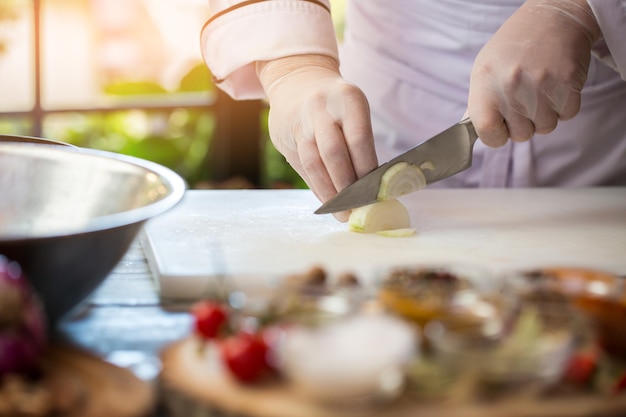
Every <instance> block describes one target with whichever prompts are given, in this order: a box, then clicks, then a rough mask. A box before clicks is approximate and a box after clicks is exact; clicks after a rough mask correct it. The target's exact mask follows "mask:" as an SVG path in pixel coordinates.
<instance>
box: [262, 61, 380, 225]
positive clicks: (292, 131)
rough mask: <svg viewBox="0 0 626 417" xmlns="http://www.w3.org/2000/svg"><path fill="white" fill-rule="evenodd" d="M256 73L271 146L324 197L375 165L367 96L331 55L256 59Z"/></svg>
mask: <svg viewBox="0 0 626 417" xmlns="http://www.w3.org/2000/svg"><path fill="white" fill-rule="evenodd" d="M257 74H258V75H259V79H260V80H261V83H262V84H263V87H264V89H265V92H266V94H267V96H268V99H269V105H270V113H269V131H270V137H271V139H272V142H273V144H274V146H275V147H276V149H278V151H279V152H281V153H282V154H283V155H284V156H285V158H286V159H287V161H288V162H289V163H290V164H291V166H292V167H293V168H294V169H295V170H296V171H297V172H298V174H300V176H302V178H303V179H304V180H305V181H306V183H307V184H308V185H309V187H310V188H311V190H312V191H313V192H314V193H315V195H316V196H317V197H318V198H319V199H320V200H321V201H322V202H324V201H326V200H328V199H330V198H331V197H333V196H334V195H335V194H337V192H338V191H341V190H342V189H344V188H345V187H347V186H348V185H350V184H352V183H353V182H354V181H356V180H357V179H358V178H360V177H362V176H363V175H365V174H367V173H368V172H369V171H371V170H372V169H374V168H376V167H377V166H378V161H377V159H376V153H375V148H374V138H373V134H372V127H371V119H370V112H369V105H368V103H367V99H366V98H365V95H364V94H363V92H362V91H361V90H360V89H358V88H357V87H356V86H354V85H353V84H350V83H348V82H347V81H345V80H344V79H343V78H342V77H341V75H340V74H339V69H338V64H337V62H336V61H335V60H333V59H332V58H329V57H325V56H318V55H301V56H291V57H286V58H281V59H278V60H273V61H267V62H260V63H258V65H257ZM348 214H349V213H348V212H343V213H335V217H336V218H337V219H338V220H340V221H346V220H347V219H348Z"/></svg>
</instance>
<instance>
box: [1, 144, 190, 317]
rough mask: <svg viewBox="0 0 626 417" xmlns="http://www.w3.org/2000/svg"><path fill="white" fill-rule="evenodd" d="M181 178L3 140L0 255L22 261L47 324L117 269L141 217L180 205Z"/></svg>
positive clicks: (96, 155) (99, 156)
mask: <svg viewBox="0 0 626 417" xmlns="http://www.w3.org/2000/svg"><path fill="white" fill-rule="evenodd" d="M185 188H186V187H185V182H184V180H183V179H182V178H181V177H180V176H179V175H178V174H176V173H175V172H173V171H171V170H170V169H168V168H165V167H163V166H161V165H158V164H155V163H152V162H149V161H146V160H143V159H138V158H134V157H129V156H124V155H120V154H116V153H111V152H104V151H97V150H92V149H84V148H78V147H70V146H57V145H44V144H40V143H8V142H0V254H3V255H5V256H7V257H8V258H10V259H13V260H15V261H17V262H18V263H20V265H21V266H22V269H23V270H24V272H25V273H26V276H27V277H28V279H29V280H30V281H31V283H32V285H33V286H34V288H35V290H36V291H37V292H38V294H39V296H40V298H41V299H42V301H43V304H44V307H45V309H46V314H47V316H48V319H49V320H50V323H51V324H53V323H55V322H56V321H57V320H58V319H59V318H61V317H62V316H63V315H64V314H66V313H67V312H68V311H70V310H71V309H72V308H74V307H75V306H76V305H77V304H79V303H80V302H81V301H82V300H84V299H85V298H86V297H87V296H88V295H89V294H90V293H92V291H93V290H94V289H95V288H96V287H97V286H98V285H99V284H100V283H101V282H102V281H103V280H104V278H105V277H106V276H107V275H108V274H109V273H110V272H111V271H112V270H113V268H114V267H115V266H116V265H117V263H118V262H119V261H120V259H121V258H122V257H123V256H124V254H125V253H126V251H127V250H128V248H129V246H130V244H131V243H132V241H133V240H134V238H135V237H136V235H137V233H138V232H139V230H140V229H141V227H142V225H143V223H144V222H145V221H147V220H148V219H150V218H152V217H154V216H157V215H159V214H161V213H163V212H165V211H167V210H169V209H170V208H172V207H173V206H174V205H176V204H177V203H178V202H179V201H180V200H181V199H182V197H183V195H184V192H185Z"/></svg>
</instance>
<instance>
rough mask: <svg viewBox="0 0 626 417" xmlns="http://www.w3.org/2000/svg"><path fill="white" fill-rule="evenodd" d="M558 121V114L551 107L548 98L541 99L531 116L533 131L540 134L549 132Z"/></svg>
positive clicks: (554, 127)
mask: <svg viewBox="0 0 626 417" xmlns="http://www.w3.org/2000/svg"><path fill="white" fill-rule="evenodd" d="M558 122H559V114H558V113H557V112H556V111H555V110H554V109H553V108H552V106H551V105H550V102H549V100H546V99H544V100H541V101H540V102H539V103H538V105H537V111H536V112H535V115H534V117H533V123H534V125H535V131H536V132H537V133H540V134H546V133H550V132H552V131H553V130H554V129H556V126H557V124H558Z"/></svg>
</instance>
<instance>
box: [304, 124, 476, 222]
mask: <svg viewBox="0 0 626 417" xmlns="http://www.w3.org/2000/svg"><path fill="white" fill-rule="evenodd" d="M476 139H478V135H477V134H476V130H475V129H474V125H473V124H472V121H471V120H470V119H469V118H467V119H463V120H461V121H460V122H458V123H456V124H455V125H453V126H451V127H449V128H448V129H446V130H444V131H443V132H441V133H439V134H437V135H435V136H433V137H432V138H430V139H428V140H427V141H425V142H423V143H421V144H420V145H417V146H416V147H414V148H412V149H410V150H408V151H407V152H405V153H403V154H401V155H399V156H396V157H395V158H393V159H391V160H390V161H388V162H385V163H384V164H382V165H380V166H379V167H378V168H376V169H374V170H373V171H371V172H369V173H368V174H366V175H364V176H363V177H361V178H360V179H358V180H357V181H355V182H354V183H352V184H350V185H349V186H347V187H346V188H344V189H343V190H341V191H340V192H339V193H338V194H337V195H336V196H334V197H333V198H331V199H330V200H328V201H327V202H325V203H324V204H322V206H321V207H320V208H318V209H317V210H315V214H326V213H336V212H338V211H344V210H349V209H353V208H357V207H361V206H365V205H367V204H372V203H375V202H376V201H378V199H377V196H378V189H379V187H380V180H381V178H382V176H383V174H384V173H385V171H387V169H389V168H390V167H391V166H393V165H394V164H396V163H398V162H408V163H410V164H414V165H416V166H418V167H420V168H422V171H423V173H424V176H425V177H426V184H432V183H433V182H436V181H439V180H442V179H444V178H448V177H450V176H452V175H454V174H458V173H459V172H461V171H465V170H466V169H467V168H469V167H471V166H472V151H473V148H474V143H476Z"/></svg>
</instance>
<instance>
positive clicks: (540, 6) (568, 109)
mask: <svg viewBox="0 0 626 417" xmlns="http://www.w3.org/2000/svg"><path fill="white" fill-rule="evenodd" d="M600 36H601V33H600V29H599V27H598V24H597V22H596V20H595V18H594V16H593V13H592V12H591V9H590V8H589V5H588V4H587V1H586V0H528V1H526V2H525V3H524V4H523V5H522V6H521V7H520V8H519V9H518V10H517V11H516V12H515V13H514V14H513V15H512V16H511V17H510V18H509V19H508V20H507V21H506V22H505V23H504V24H503V25H502V26H501V27H500V29H499V30H498V31H497V32H496V33H495V34H494V35H493V37H492V38H491V39H490V40H489V41H488V42H487V43H486V44H485V46H484V47H483V48H482V50H481V51H480V52H479V54H478V56H477V57H476V60H475V62H474V67H473V69H472V74H471V77H470V90H469V98H468V114H469V116H470V117H471V119H472V121H473V123H474V127H475V128H476V131H477V133H478V135H479V136H480V139H481V140H482V141H483V142H484V143H485V144H486V145H489V146H492V147H497V146H502V145H504V144H505V143H506V141H507V140H508V138H511V140H513V141H525V140H528V139H530V137H531V136H533V135H534V134H535V133H549V132H551V131H552V130H554V129H555V128H556V126H557V123H558V121H559V120H567V119H571V118H572V117H574V116H575V115H576V114H577V113H578V110H579V109H580V101H581V96H580V92H581V90H582V88H583V86H584V84H585V81H586V79H587V72H588V69H589V62H590V59H591V47H592V45H593V43H594V42H595V41H596V40H597V39H598V38H599V37H600Z"/></svg>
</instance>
